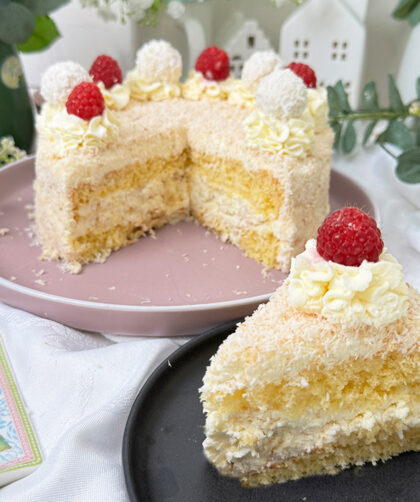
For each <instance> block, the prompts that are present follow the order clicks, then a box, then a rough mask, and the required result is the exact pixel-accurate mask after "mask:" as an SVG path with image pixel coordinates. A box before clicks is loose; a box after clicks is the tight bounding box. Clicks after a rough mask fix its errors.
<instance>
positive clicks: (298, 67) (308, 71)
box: [286, 63, 316, 89]
mask: <svg viewBox="0 0 420 502" xmlns="http://www.w3.org/2000/svg"><path fill="white" fill-rule="evenodd" d="M286 68H289V70H292V72H293V73H296V75H297V76H298V77H300V78H301V79H302V80H303V82H304V83H305V85H306V87H311V88H312V89H314V88H315V87H316V75H315V72H314V70H313V69H312V68H311V67H310V66H308V65H307V64H304V63H290V64H289V66H286Z"/></svg>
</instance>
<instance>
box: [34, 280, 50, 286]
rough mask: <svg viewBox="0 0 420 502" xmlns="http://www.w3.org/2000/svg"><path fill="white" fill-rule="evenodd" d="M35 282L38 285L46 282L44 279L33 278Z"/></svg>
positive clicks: (43, 284)
mask: <svg viewBox="0 0 420 502" xmlns="http://www.w3.org/2000/svg"><path fill="white" fill-rule="evenodd" d="M34 282H35V284H39V285H40V286H46V285H47V283H46V282H45V281H44V279H35V281H34Z"/></svg>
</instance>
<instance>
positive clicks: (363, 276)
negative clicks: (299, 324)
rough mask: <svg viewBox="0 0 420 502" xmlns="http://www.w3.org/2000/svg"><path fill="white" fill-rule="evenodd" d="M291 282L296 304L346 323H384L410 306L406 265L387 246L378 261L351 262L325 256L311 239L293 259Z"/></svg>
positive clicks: (290, 296)
mask: <svg viewBox="0 0 420 502" xmlns="http://www.w3.org/2000/svg"><path fill="white" fill-rule="evenodd" d="M287 284H288V298H289V302H290V303H291V304H292V305H294V306H295V307H298V308H301V309H303V310H304V311H305V312H309V313H316V314H321V315H323V316H325V317H326V318H328V319H330V320H332V321H335V322H341V323H343V324H348V325H355V324H367V325H371V326H375V327H379V326H382V325H385V324H388V323H390V322H393V321H396V320H397V319H399V318H400V317H402V316H403V315H405V313H406V311H407V306H408V288H407V285H406V283H405V281H404V277H403V273H402V266H401V265H400V264H399V263H398V262H397V260H395V258H394V257H393V256H391V255H390V254H388V253H386V251H385V250H384V251H383V252H382V254H381V255H380V257H379V261H378V262H376V263H373V262H368V261H366V260H365V261H363V262H362V264H361V265H360V266H359V267H350V266H346V265H341V264H339V263H334V262H332V261H326V260H324V259H323V258H322V257H321V256H320V255H319V254H318V252H317V250H316V241H315V239H311V240H309V241H308V242H307V243H306V249H305V251H304V252H303V253H301V254H300V255H298V256H297V257H296V258H294V259H293V260H292V268H291V271H290V275H289V278H288V279H287Z"/></svg>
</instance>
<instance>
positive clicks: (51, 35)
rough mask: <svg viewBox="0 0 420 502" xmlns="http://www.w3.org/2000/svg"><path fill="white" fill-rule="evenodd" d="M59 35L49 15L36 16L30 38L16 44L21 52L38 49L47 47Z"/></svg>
mask: <svg viewBox="0 0 420 502" xmlns="http://www.w3.org/2000/svg"><path fill="white" fill-rule="evenodd" d="M59 36H60V32H59V31H58V29H57V26H56V25H55V23H54V21H53V20H52V19H51V18H50V17H49V16H36V18H35V29H34V31H33V32H32V35H31V36H30V38H29V39H28V40H27V41H26V42H25V43H23V44H20V45H18V49H19V50H20V51H21V52H34V51H40V50H42V49H45V48H46V47H48V46H49V45H50V44H51V43H52V42H54V40H56V39H57V38H58V37H59Z"/></svg>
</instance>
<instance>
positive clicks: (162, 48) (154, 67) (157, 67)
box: [136, 40, 182, 84]
mask: <svg viewBox="0 0 420 502" xmlns="http://www.w3.org/2000/svg"><path fill="white" fill-rule="evenodd" d="M136 67H137V72H138V76H139V78H140V79H141V80H143V81H144V82H149V83H152V82H162V83H164V84H173V83H176V82H178V81H179V79H180V78H181V73H182V58H181V54H180V53H179V52H178V51H177V50H176V49H174V47H172V45H171V44H169V43H168V42H166V41H165V40H151V41H150V42H148V43H147V44H144V45H143V46H142V47H141V49H139V50H138V51H137V56H136Z"/></svg>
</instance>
